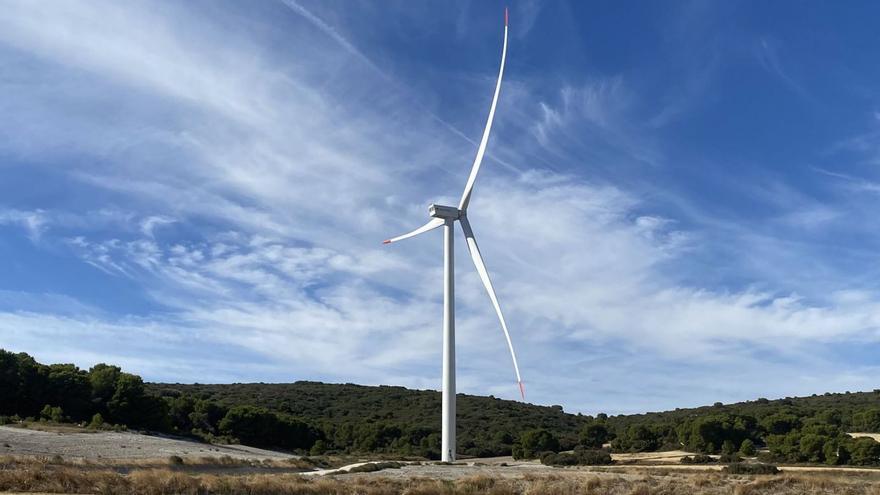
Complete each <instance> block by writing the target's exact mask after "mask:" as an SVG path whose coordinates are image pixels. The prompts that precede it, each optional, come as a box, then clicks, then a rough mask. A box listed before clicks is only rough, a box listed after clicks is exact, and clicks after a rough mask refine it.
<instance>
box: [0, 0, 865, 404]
mask: <svg viewBox="0 0 880 495" xmlns="http://www.w3.org/2000/svg"><path fill="white" fill-rule="evenodd" d="M503 7H504V5H503V4H502V3H499V2H491V1H486V2H382V3H368V2H350V1H338V2H336V1H321V2H307V1H303V0H285V1H280V0H279V1H277V2H272V1H266V2H256V3H254V2H251V3H242V2H218V1H210V2H207V1H206V2H199V1H195V2H169V3H165V2H137V1H132V2H123V3H120V2H102V1H90V2H82V3H80V2H67V1H58V2H28V1H20V2H19V1H11V2H6V3H4V8H3V11H2V12H0V67H2V70H0V88H2V89H0V114H2V115H3V120H2V124H0V177H2V179H0V260H2V261H0V347H3V348H7V349H10V350H14V351H25V352H29V353H31V354H33V355H35V356H36V357H37V358H39V359H40V360H42V361H47V362H75V363H77V364H78V365H80V366H84V367H87V366H91V365H92V364H94V363H97V362H101V361H106V362H113V363H119V364H121V365H123V366H124V367H126V368H127V369H129V370H131V371H134V372H138V373H140V374H142V375H143V376H145V377H146V378H147V379H150V380H163V381H180V382H194V381H197V382H203V383H204V382H229V381H244V382H247V381H294V380H301V379H308V380H322V381H331V382H355V383H364V384H396V385H404V386H408V387H417V388H438V387H439V377H440V350H441V346H440V344H441V340H440V339H441V332H440V330H441V329H440V315H441V304H442V300H441V296H442V294H441V274H442V267H441V241H440V234H439V232H432V233H430V234H428V235H424V236H421V237H420V238H417V239H413V240H410V241H407V242H406V243H401V244H399V245H394V246H391V247H387V246H386V247H383V246H382V245H381V244H380V241H381V240H382V239H385V238H387V237H389V236H391V235H394V234H398V233H401V232H404V231H406V230H408V229H410V228H412V227H415V226H417V225H421V223H423V222H424V221H425V219H426V216H427V206H428V205H429V204H430V203H432V202H441V203H447V204H451V203H454V202H455V201H456V200H457V198H458V196H459V195H460V193H461V189H462V187H463V185H464V182H465V180H466V178H467V174H468V169H469V166H470V163H471V161H472V159H473V155H474V153H475V150H476V141H477V140H478V139H479V137H480V133H481V131H482V126H483V125H484V123H485V118H486V113H487V111H488V107H489V102H490V99H491V96H492V89H493V82H494V77H495V74H496V71H497V65H498V59H499V53H500V47H501V35H502V27H503V24H502V13H503ZM510 10H511V14H510V17H511V38H510V46H509V52H508V64H507V70H506V73H505V82H504V86H503V88H502V94H501V98H500V101H499V106H498V111H497V114H496V121H495V122H496V125H495V128H494V131H493V136H492V139H491V140H490V143H489V148H488V154H487V158H486V160H485V162H484V167H483V169H482V171H481V175H480V178H479V180H478V182H477V187H476V190H475V193H474V198H473V201H472V203H471V208H470V211H469V218H470V219H471V222H472V224H473V226H474V230H475V231H476V233H477V235H478V237H479V239H480V245H481V248H482V250H483V255H484V257H485V259H486V262H487V265H488V267H489V270H490V271H491V272H492V274H493V278H494V282H495V285H496V289H497V291H498V294H499V297H500V299H501V303H502V305H503V307H504V308H505V312H506V313H507V315H508V320H509V325H510V327H511V333H512V336H513V340H514V344H515V346H516V347H517V350H518V354H519V357H520V366H521V368H522V372H523V377H524V380H525V382H526V387H527V393H528V399H529V400H530V401H533V402H536V403H541V404H561V405H563V406H564V407H565V408H566V410H568V411H572V412H577V411H580V412H584V413H596V412H601V411H604V412H608V413H622V412H639V411H647V410H661V409H669V408H674V407H684V406H692V405H701V404H706V403H712V402H715V401H722V402H732V401H738V400H747V399H754V398H757V397H768V398H772V397H784V396H794V395H808V394H812V393H822V392H826V391H844V390H865V389H873V388H877V387H878V386H880V385H878V382H877V380H876V377H877V376H878V371H880V366H878V359H877V357H876V356H877V355H880V342H878V341H880V287H878V282H877V281H878V280H880V277H878V275H880V273H878V271H880V270H878V268H880V265H878V254H877V253H878V248H880V235H878V233H877V228H876V219H875V214H876V212H877V201H878V199H880V196H878V195H880V171H878V165H880V90H878V89H877V88H880V66H878V65H877V64H876V60H875V59H876V56H875V54H876V52H877V49H878V48H880V38H878V35H877V31H876V28H875V26H874V23H873V22H872V21H871V20H872V19H876V18H877V17H878V14H880V12H877V11H878V10H880V6H878V5H877V4H875V3H871V2H849V3H846V4H834V5H831V4H822V3H820V2H808V3H803V2H773V3H767V2H740V3H737V4H733V3H731V2H714V3H713V2H705V1H700V2H678V3H669V2H666V3H651V2H600V3H595V4H594V3H588V2H563V1H559V2H547V3H539V2H512V3H511V5H510ZM462 241H463V239H462V238H461V237H459V238H458V248H459V255H458V257H457V271H458V278H457V310H458V315H457V316H458V320H457V323H458V351H459V358H458V369H459V375H458V381H459V390H460V391H462V392H465V393H472V394H481V395H488V394H493V395H495V396H498V397H505V398H516V397H518V390H517V387H516V385H515V380H514V375H513V370H512V367H511V365H510V362H509V356H508V355H507V350H506V346H505V344H504V340H503V335H502V333H501V330H500V328H499V327H498V324H497V322H496V320H495V317H494V314H493V312H492V309H491V306H490V304H489V301H488V299H487V298H486V296H485V294H484V293H483V291H482V287H481V286H480V282H479V279H478V278H477V277H476V275H475V274H474V272H473V268H472V266H471V265H470V261H469V260H468V259H467V256H466V254H465V251H464V250H463V247H464V246H463V242H462Z"/></svg>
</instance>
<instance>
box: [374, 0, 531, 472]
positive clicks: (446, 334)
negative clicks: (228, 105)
mask: <svg viewBox="0 0 880 495" xmlns="http://www.w3.org/2000/svg"><path fill="white" fill-rule="evenodd" d="M507 24H508V19H507V9H506V8H505V9H504V45H503V48H502V49H501V68H500V69H498V81H497V82H496V83H495V95H494V96H493V97H492V106H491V107H490V108H489V119H488V120H487V121H486V128H485V129H484V130H483V139H482V140H480V147H479V148H478V149H477V156H476V158H474V164H473V166H472V167H471V174H470V176H469V177H468V180H467V184H466V185H465V186H464V193H463V194H462V196H461V202H460V203H459V205H458V208H456V207H454V206H441V205H436V204H432V205H431V206H430V208H428V214H429V215H430V216H431V217H432V218H431V220H430V221H429V222H428V223H426V224H425V225H423V226H421V227H419V228H417V229H416V230H413V231H412V232H410V233H408V234H403V235H401V236H398V237H394V238H392V239H388V240H386V241H385V244H390V243H392V242H397V241H402V240H404V239H409V238H410V237H415V236H417V235H419V234H423V233H425V232H428V231H429V230H434V229H436V228H437V227H440V226H441V225H442V226H443V384H442V387H443V413H442V422H443V432H442V449H443V453H442V460H443V461H447V462H450V461H454V460H455V294H454V291H455V287H454V286H455V281H454V273H453V258H454V254H455V253H454V250H453V242H452V240H453V233H454V229H453V227H454V224H455V221H456V220H458V221H459V222H461V228H462V230H463V231H464V236H465V240H466V241H467V245H468V251H470V253H471V258H472V259H473V260H474V266H475V267H476V269H477V273H478V274H479V275H480V280H482V281H483V286H484V287H485V288H486V292H487V293H488V294H489V299H491V301H492V306H494V307H495V313H497V314H498V319H499V320H500V321H501V329H502V330H504V337H505V338H506V339H507V347H508V348H509V349H510V356H511V357H512V358H513V369H514V371H515V372H516V381H517V383H518V384H519V390H520V394H522V397H523V399H525V390H524V389H523V382H522V378H521V377H520V374H519V365H517V363H516V353H515V352H514V351H513V343H512V342H511V340H510V332H509V331H508V330H507V323H506V322H505V321H504V315H503V314H502V313H501V306H499V305H498V297H497V296H496V295H495V289H493V288H492V281H491V280H489V272H487V271H486V265H485V264H484V263H483V257H482V256H481V255H480V248H479V247H477V239H476V238H475V237H474V231H473V229H471V224H470V223H469V222H468V219H467V208H468V203H469V202H470V200H471V192H473V189H474V182H475V181H476V180H477V173H478V172H479V171H480V164H481V163H482V162H483V155H484V154H485V152H486V143H487V142H488V141H489V131H490V130H491V129H492V120H493V119H494V118H495V106H496V105H497V104H498V93H499V92H500V91H501V78H502V76H503V75H504V61H505V59H506V57H507V27H508V26H507Z"/></svg>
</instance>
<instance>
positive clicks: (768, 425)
mask: <svg viewBox="0 0 880 495" xmlns="http://www.w3.org/2000/svg"><path fill="white" fill-rule="evenodd" d="M761 426H763V427H764V429H766V430H767V433H769V434H771V435H785V434H786V433H788V432H790V431H792V430H796V429H798V428H800V426H801V421H800V418H798V417H797V416H795V415H794V414H789V413H781V412H780V413H776V414H771V415H770V416H767V417H766V418H764V419H763V420H761Z"/></svg>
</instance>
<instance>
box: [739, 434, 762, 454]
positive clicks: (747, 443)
mask: <svg viewBox="0 0 880 495" xmlns="http://www.w3.org/2000/svg"><path fill="white" fill-rule="evenodd" d="M757 452H758V450H757V449H755V443H754V442H752V441H751V440H749V439H748V438H746V439H745V440H743V441H742V444H740V446H739V453H740V454H742V455H743V456H744V457H752V456H754V455H755V454H756V453H757Z"/></svg>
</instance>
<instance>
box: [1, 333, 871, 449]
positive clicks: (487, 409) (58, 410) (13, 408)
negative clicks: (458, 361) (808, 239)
mask: <svg viewBox="0 0 880 495" xmlns="http://www.w3.org/2000/svg"><path fill="white" fill-rule="evenodd" d="M16 416H17V417H19V418H22V417H34V418H36V417H43V418H46V419H49V420H53V421H58V420H66V421H74V422H80V423H88V422H91V423H92V424H95V425H100V424H103V423H104V422H107V423H112V424H116V425H126V426H128V427H131V428H139V429H145V430H153V431H161V432H168V433H176V434H180V435H187V436H195V437H199V438H202V439H205V440H208V441H214V440H223V441H234V440H239V441H242V442H244V443H247V444H250V445H254V446H259V447H269V448H273V447H275V448H283V449H288V450H294V451H300V452H310V453H312V454H324V453H346V454H348V453H368V452H370V453H383V454H396V455H405V456H422V457H427V458H437V457H439V450H440V430H439V426H440V394H439V393H438V392H433V391H419V390H407V389H404V388H402V387H387V386H382V387H365V386H359V385H351V384H345V385H334V384H324V383H315V382H296V383H291V384H263V383H255V384H231V385H199V384H195V385H181V384H145V383H144V382H143V381H142V380H141V378H140V377H138V376H136V375H132V374H128V373H124V372H123V371H122V370H121V369H120V368H118V367H116V366H110V365H106V364H99V365H96V366H94V367H92V368H91V369H90V370H88V371H86V370H80V369H78V368H77V367H76V366H74V365H71V364H54V365H43V364H40V363H37V362H36V361H34V359H33V358H31V357H30V356H28V355H27V354H13V353H9V352H5V351H2V350H0V423H2V422H9V421H11V420H14V419H16ZM854 431H858V432H880V390H878V391H874V392H864V393H845V394H825V395H823V396H813V397H805V398H786V399H780V400H773V401H770V400H767V399H758V400H756V401H751V402H743V403H738V404H731V405H723V404H720V403H716V404H715V405H713V406H708V407H701V408H695V409H677V410H675V411H669V412H662V413H648V414H638V415H626V416H623V415H622V416H612V417H608V416H606V415H604V414H600V415H598V416H597V417H589V416H581V415H572V414H566V413H565V412H564V411H563V410H562V408H561V407H559V406H552V407H542V406H534V405H529V404H522V403H519V402H514V401H505V400H500V399H496V398H492V397H475V396H467V395H460V396H459V398H458V440H459V443H458V446H459V448H458V450H459V453H460V454H465V455H473V456H497V455H510V454H513V455H514V456H515V457H517V458H539V457H542V456H543V457H546V458H548V459H556V461H558V463H563V462H564V463H569V462H581V460H580V457H577V456H575V457H572V456H563V457H559V458H554V457H547V454H548V453H553V452H559V451H567V450H571V449H573V448H575V447H576V446H577V447H579V450H578V452H587V451H589V452H593V451H595V450H597V449H602V448H603V446H604V445H606V443H607V442H610V444H611V448H612V449H613V450H614V451H618V452H627V451H628V452H640V451H654V450H669V449H681V448H684V449H686V450H689V451H692V452H697V453H701V454H719V453H721V454H726V457H725V458H730V459H736V458H737V454H739V455H742V456H744V457H751V456H754V455H755V454H756V451H757V450H758V449H759V448H766V449H767V451H766V452H765V453H762V454H761V456H763V457H764V458H766V459H767V460H773V461H778V462H806V463H825V464H831V465H844V464H849V465H880V443H878V442H876V441H874V440H872V439H870V438H858V439H854V438H851V437H850V436H849V435H848V434H847V433H848V432H854ZM596 455H600V454H596ZM590 456H591V460H590V462H593V460H592V457H593V454H590ZM581 457H584V456H581ZM597 458H598V457H597ZM584 459H586V457H584ZM603 459H604V457H603ZM584 462H586V461H584Z"/></svg>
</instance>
